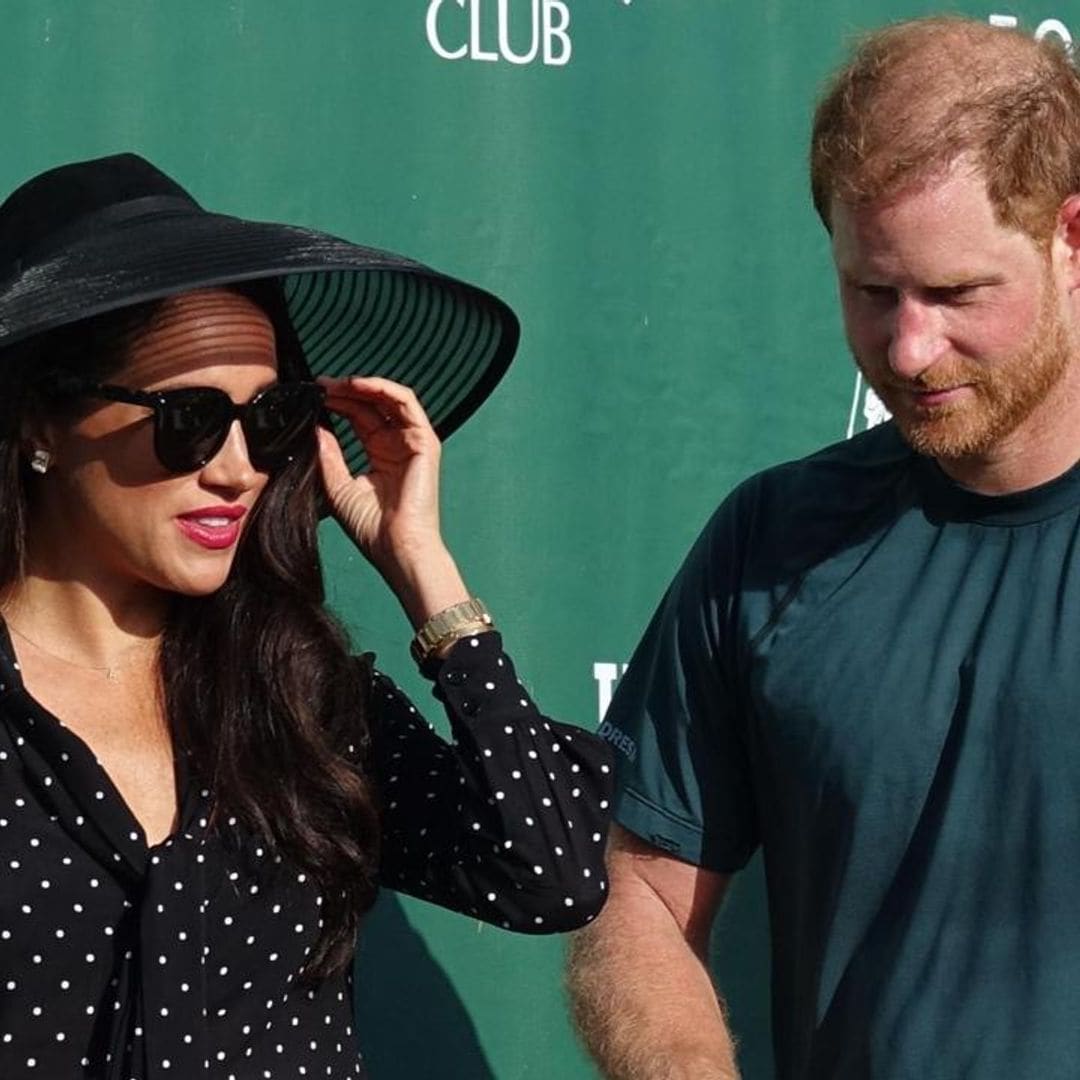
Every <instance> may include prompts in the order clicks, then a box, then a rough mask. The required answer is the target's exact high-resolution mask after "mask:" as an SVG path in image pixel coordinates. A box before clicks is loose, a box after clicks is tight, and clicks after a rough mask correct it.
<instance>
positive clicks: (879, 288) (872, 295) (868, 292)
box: [858, 285, 896, 301]
mask: <svg viewBox="0 0 1080 1080" xmlns="http://www.w3.org/2000/svg"><path fill="white" fill-rule="evenodd" d="M858 288H859V292H860V293H862V295H863V296H865V297H866V298H867V299H868V300H878V301H891V300H894V299H895V298H896V290H895V289H894V288H892V286H890V285H860V286H859V287H858Z"/></svg>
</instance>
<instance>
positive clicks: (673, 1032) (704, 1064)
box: [567, 827, 738, 1080]
mask: <svg viewBox="0 0 1080 1080" xmlns="http://www.w3.org/2000/svg"><path fill="white" fill-rule="evenodd" d="M608 871H609V878H610V889H611V894H610V896H609V898H608V902H607V905H606V906H605V907H604V910H603V911H602V912H601V913H600V915H599V917H598V918H597V919H596V921H595V922H593V923H592V924H590V925H589V926H588V927H586V928H585V929H584V930H580V931H578V932H577V933H576V934H574V935H573V937H572V938H571V941H570V948H569V964H568V969H567V982H568V986H569V990H570V997H571V1001H572V1004H573V1012H574V1019H575V1021H576V1023H577V1027H578V1030H579V1031H580V1033H581V1035H582V1038H583V1039H584V1040H585V1044H586V1046H587V1047H588V1049H589V1051H590V1052H591V1053H592V1055H593V1057H594V1058H595V1059H596V1061H597V1062H598V1063H599V1065H600V1068H601V1069H602V1071H603V1073H604V1075H605V1076H606V1077H608V1080H737V1077H738V1069H737V1068H736V1066H735V1049H734V1042H733V1040H732V1037H731V1034H730V1032H729V1031H728V1027H727V1023H726V1021H725V1019H724V1014H723V1009H722V1006H721V1003H720V1002H719V1001H718V999H717V996H716V992H715V991H714V989H713V986H712V982H711V980H710V978H709V975H708V971H707V970H706V967H705V956H706V950H707V948H708V942H709V930H710V928H711V926H712V922H713V919H714V918H715V916H716V911H717V909H718V907H719V905H720V901H721V899H722V898H723V895H724V891H725V890H726V888H727V884H728V881H729V880H730V879H729V877H728V876H727V875H724V874H717V873H713V872H711V871H708V870H702V869H701V868H700V867H696V866H691V865H690V864H688V863H684V862H680V861H679V860H678V859H673V858H672V857H671V856H670V855H667V854H666V853H665V852H663V851H661V850H660V849H658V848H654V847H652V846H651V845H649V844H646V843H644V842H643V841H641V840H639V839H638V838H637V837H636V836H634V835H633V834H632V833H629V832H627V831H626V830H624V829H620V828H618V827H616V828H615V829H614V830H613V832H612V838H611V844H610V848H609V851H608Z"/></svg>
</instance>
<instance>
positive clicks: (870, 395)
mask: <svg viewBox="0 0 1080 1080" xmlns="http://www.w3.org/2000/svg"><path fill="white" fill-rule="evenodd" d="M891 415H892V414H891V413H890V412H889V410H888V409H886V408H885V404H884V402H882V400H881V398H879V397H878V396H877V394H875V393H874V391H873V390H872V389H871V388H870V387H869V386H868V385H867V384H866V380H865V379H864V378H863V377H862V372H861V371H856V372H855V392H854V394H852V397H851V411H850V412H849V413H848V424H847V437H848V438H849V439H850V438H851V436H852V435H857V434H858V433H859V432H860V431H869V430H870V429H871V428H872V427H877V426H878V424H884V423H885V421H886V420H888V419H889V417H890V416H891Z"/></svg>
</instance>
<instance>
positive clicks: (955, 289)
mask: <svg viewBox="0 0 1080 1080" xmlns="http://www.w3.org/2000/svg"><path fill="white" fill-rule="evenodd" d="M978 288H979V287H978V285H943V286H941V287H940V288H937V289H927V290H926V298H927V300H929V301H930V302H931V303H933V304H963V303H965V302H967V301H968V300H974V299H975V296H976V293H977V290H978Z"/></svg>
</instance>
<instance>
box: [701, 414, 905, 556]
mask: <svg viewBox="0 0 1080 1080" xmlns="http://www.w3.org/2000/svg"><path fill="white" fill-rule="evenodd" d="M915 457H916V454H915V452H914V451H913V450H912V449H911V447H910V446H908V444H907V443H905V442H904V440H903V439H902V438H901V437H900V435H899V433H898V432H897V431H896V429H895V427H894V426H893V425H892V424H891V423H887V424H881V425H879V426H878V427H875V428H872V429H871V430H869V431H866V432H863V433H861V434H859V435H856V436H854V437H853V438H850V439H845V440H844V441H843V442H838V443H834V444H833V445H831V446H826V447H824V448H823V449H821V450H818V451H816V452H815V453H812V454H809V455H808V456H806V457H803V458H799V459H797V460H794V461H788V462H784V463H783V464H780V465H774V466H771V467H770V468H767V469H764V470H762V471H761V472H759V473H756V474H754V475H753V476H751V477H749V478H748V479H747V480H744V481H743V482H742V483H741V484H740V485H739V486H738V487H737V488H736V489H735V490H734V491H733V492H732V493H731V495H730V496H729V497H728V498H727V499H726V500H725V501H724V502H723V503H722V504H721V506H720V507H719V509H718V510H717V512H716V513H715V514H714V516H713V519H712V521H711V522H710V525H709V527H708V532H709V533H711V534H712V539H713V541H714V544H713V545H710V546H713V548H714V551H715V550H716V547H715V544H717V543H718V544H721V545H722V546H724V547H727V548H728V549H729V550H730V546H731V544H732V543H735V544H736V545H737V546H738V547H740V548H742V549H743V552H744V554H745V556H746V557H747V558H748V559H750V560H753V561H757V560H759V559H764V560H776V559H780V560H781V561H782V562H787V561H788V559H787V557H794V558H795V559H796V561H800V562H801V561H802V559H803V558H804V557H805V556H807V555H809V554H811V553H812V552H823V551H825V550H827V549H828V548H829V547H830V546H831V545H832V544H833V543H834V542H838V541H842V540H843V539H844V538H845V537H847V536H850V534H851V533H852V531H853V530H855V529H858V530H860V531H861V530H863V529H865V528H867V527H872V525H873V523H874V522H877V521H884V520H886V519H887V518H888V517H889V515H890V514H891V513H893V512H894V510H895V509H896V508H897V505H898V497H899V495H900V492H901V491H903V490H904V489H905V483H904V478H905V477H906V476H907V475H909V474H910V471H911V466H912V463H913V461H914V459H915Z"/></svg>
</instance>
